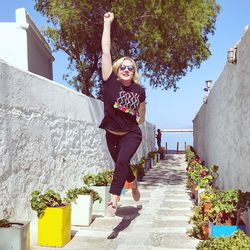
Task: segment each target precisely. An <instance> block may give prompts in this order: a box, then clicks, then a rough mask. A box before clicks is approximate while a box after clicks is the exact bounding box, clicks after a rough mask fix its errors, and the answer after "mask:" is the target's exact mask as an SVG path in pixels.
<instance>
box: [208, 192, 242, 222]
mask: <svg viewBox="0 0 250 250" xmlns="http://www.w3.org/2000/svg"><path fill="white" fill-rule="evenodd" d="M239 197H240V191H239V190H236V189H229V190H219V189H217V190H215V192H214V195H213V196H211V199H210V203H211V205H212V208H211V210H210V211H209V219H210V221H212V222H213V223H216V224H224V223H225V220H228V219H233V216H234V214H233V212H234V211H235V209H236V206H237V204H238V202H239Z"/></svg>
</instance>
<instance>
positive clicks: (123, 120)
mask: <svg viewBox="0 0 250 250" xmlns="http://www.w3.org/2000/svg"><path fill="white" fill-rule="evenodd" d="M103 84H104V86H103V87H104V88H103V101H104V118H103V120H102V122H101V124H100V126H99V127H100V128H103V129H109V130H112V131H116V132H127V131H132V130H134V129H136V128H137V126H138V123H137V121H136V116H137V115H138V109H139V107H140V103H141V102H144V101H145V89H144V88H143V87H142V86H140V85H139V84H137V83H132V84H131V85H130V86H128V87H126V86H124V85H123V84H122V83H121V82H120V81H119V80H118V77H117V75H116V74H115V73H113V72H112V73H111V75H110V76H109V78H108V79H107V80H106V81H103Z"/></svg>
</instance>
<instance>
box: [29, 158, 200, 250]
mask: <svg viewBox="0 0 250 250" xmlns="http://www.w3.org/2000/svg"><path fill="white" fill-rule="evenodd" d="M186 180H187V176H186V162H185V156H184V155H183V154H182V155H177V154H171V155H168V160H164V161H161V162H160V163H158V164H157V165H156V166H155V167H154V168H153V169H151V170H150V172H148V173H147V174H146V176H144V181H143V182H139V188H140V192H141V200H140V201H139V202H134V201H133V199H132V195H131V190H129V191H127V192H126V194H125V195H122V197H121V202H120V203H121V205H120V206H119V208H118V210H117V215H116V216H115V217H113V218H109V217H104V216H102V215H96V216H95V219H94V221H93V222H92V224H91V225H90V226H89V227H72V231H71V232H72V237H73V238H72V240H71V241H70V242H69V243H68V244H67V245H65V246H64V247H63V248H62V249H67V250H84V249H86V250H99V249H100V250H102V249H103V250H125V249H126V250H127V249H129V250H138V249H140V250H158V249H159V250H160V249H161V250H162V249H166V250H174V249H175V250H178V249H181V250H184V249H186V250H189V249H190V250H191V249H195V247H196V245H197V244H198V242H199V241H198V240H196V239H193V238H190V237H188V236H187V234H186V232H187V229H188V228H190V227H191V226H190V225H189V224H188V220H189V217H190V215H191V208H192V206H193V205H192V200H190V197H189V195H188V193H189V190H188V189H186ZM36 228H37V225H36V224H35V223H32V224H31V250H42V249H47V250H52V249H53V250H56V249H57V250H58V248H50V247H40V246H37V243H36V241H37V240H36V237H37V232H36V230H37V229H36ZM107 237H110V238H113V239H107Z"/></svg>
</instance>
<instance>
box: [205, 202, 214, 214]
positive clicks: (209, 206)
mask: <svg viewBox="0 0 250 250" xmlns="http://www.w3.org/2000/svg"><path fill="white" fill-rule="evenodd" d="M211 207H212V205H211V204H210V203H204V204H203V213H204V214H207V213H208V212H209V210H210V209H211Z"/></svg>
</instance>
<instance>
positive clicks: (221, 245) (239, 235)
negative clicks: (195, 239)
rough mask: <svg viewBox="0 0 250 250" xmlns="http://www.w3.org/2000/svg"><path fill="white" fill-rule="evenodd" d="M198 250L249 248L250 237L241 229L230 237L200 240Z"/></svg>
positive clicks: (243, 249)
mask: <svg viewBox="0 0 250 250" xmlns="http://www.w3.org/2000/svg"><path fill="white" fill-rule="evenodd" d="M196 249H197V250H215V249H216V250H238V249H240V250H249V249H250V237H248V236H247V235H246V234H245V233H244V232H242V231H241V230H237V231H236V232H235V233H234V234H233V235H232V236H230V237H221V238H211V237H209V238H208V240H204V241H202V242H200V243H199V244H198V245H197V247H196Z"/></svg>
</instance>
